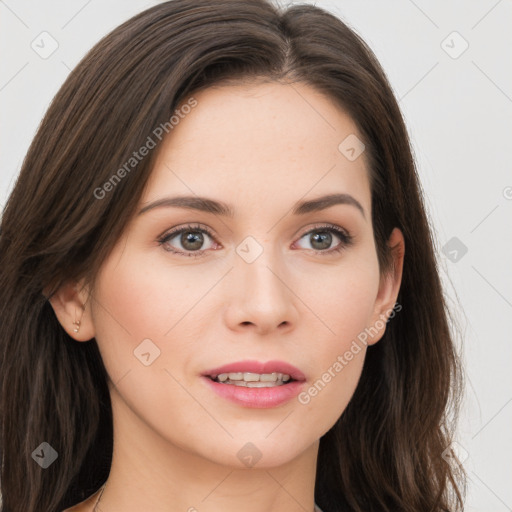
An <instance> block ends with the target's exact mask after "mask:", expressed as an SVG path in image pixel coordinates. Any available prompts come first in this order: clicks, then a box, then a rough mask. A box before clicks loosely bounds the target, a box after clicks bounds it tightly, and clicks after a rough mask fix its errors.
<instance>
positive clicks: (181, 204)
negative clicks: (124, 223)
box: [138, 194, 366, 219]
mask: <svg viewBox="0 0 512 512" xmlns="http://www.w3.org/2000/svg"><path fill="white" fill-rule="evenodd" d="M337 204H346V205H350V206H354V207H355V208H357V209H358V210H359V211H360V212H361V214H362V216H363V218H364V219H366V214H365V211H364V208H363V207H362V205H361V203H360V202H359V201H358V200H357V199H355V198H354V197H353V196H351V195H350V194H328V195H325V196H321V197H317V198H316V199H309V200H305V201H299V202H297V203H296V204H295V205H294V206H293V208H292V213H293V215H305V214H307V213H311V212H318V211H321V210H325V209H327V208H330V207H331V206H334V205H337ZM161 207H167V208H169V207H176V208H186V209H189V210H197V211H202V212H207V213H213V214H215V215H221V216H224V217H230V218H232V217H234V215H235V212H234V209H233V207H232V206H230V205H228V204H226V203H223V202H222V201H217V200H215V199H210V198H208V197H200V196H176V197H164V198H162V199H157V200H156V201H153V202H152V203H149V204H148V205H146V206H144V207H143V208H142V209H141V210H140V211H139V213H138V215H142V214H143V213H146V212H148V211H150V210H153V209H155V208H161Z"/></svg>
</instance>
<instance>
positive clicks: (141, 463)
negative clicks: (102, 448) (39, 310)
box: [51, 83, 404, 512]
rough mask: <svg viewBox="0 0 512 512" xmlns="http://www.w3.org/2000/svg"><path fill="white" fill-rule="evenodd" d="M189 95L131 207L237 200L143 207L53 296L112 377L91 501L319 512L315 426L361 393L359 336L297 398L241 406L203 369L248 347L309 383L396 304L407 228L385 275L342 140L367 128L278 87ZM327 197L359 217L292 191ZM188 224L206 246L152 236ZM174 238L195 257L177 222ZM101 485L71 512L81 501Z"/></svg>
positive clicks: (365, 183)
mask: <svg viewBox="0 0 512 512" xmlns="http://www.w3.org/2000/svg"><path fill="white" fill-rule="evenodd" d="M194 97H195V98H196V99H197V101H198V105H197V106H196V107H195V108H194V109H193V110H192V111H191V112H190V113H189V114H188V115H187V116H186V117H184V119H182V120H181V121H180V123H179V125H177V126H175V127H174V129H173V131H172V132H171V133H170V135H169V136H168V137H167V138H166V139H165V140H164V145H163V147H162V151H161V153H160V154H159V157H158V160H157V163H156V165H155V167H154V170H153V173H152V175H151V178H150V181H149V183H148V186H147V187H146V189H145V191H144V194H143V197H142V200H141V203H140V208H142V207H144V206H145V205H148V204H149V203H150V202H152V201H155V200H157V199H160V198H163V197H167V196H174V195H198V196H206V197H209V198H213V199H216V200H220V201H224V202H226V203H229V204H230V205H231V207H232V208H233V209H234V212H235V215H234V217H233V218H227V217H226V218H225V217H222V216H220V215H216V214H212V213H209V212H199V211H194V210H190V209H189V210H187V209H183V208H177V207H161V208H154V209H152V210H150V211H147V212H146V213H144V214H142V215H137V216H135V217H134V218H133V221H132V222H131V223H130V224H129V225H128V226H127V228H126V230H125V232H124V234H123V236H122V238H121V239H120V240H119V242H118V244H117V245H116V247H115V248H114V250H113V251H112V253H111V254H110V256H109V257H108V258H107V260H106V261H104V264H103V266H102V268H101V270H100V272H99V274H98V276H97V278H96V280H95V283H94V286H92V285H91V286H87V283H84V282H79V283H67V284H66V285H64V286H63V287H62V288H61V289H60V290H59V291H58V293H57V294H55V295H54V296H53V297H52V299H51V302H52V305H53V308H54V310H55V313H56V315H57V317H58V318H59V321H60V322H61V324H62V326H63V327H64V329H66V331H67V332H68V333H69V334H70V336H72V337H73V338H74V339H75V340H76V341H78V342H84V341H88V340H90V339H92V338H93V337H94V338H96V340H97V343H98V346H99V348H100V351H101V355H102V357H103V360H104V363H105V367H106V369H107V371H108V374H109V377H110V379H111V382H110V384H109V386H110V392H111V399H112V407H113V417H114V440H115V442H114V453H113V461H112V468H111V472H110V476H109V478H108V480H107V485H106V489H105V491H104V493H103V496H102V498H101V504H100V509H101V510H102V511H103V512H111V511H115V510H123V511H125V512H131V511H140V510H151V511H154V512H160V511H162V512H163V511H166V512H169V511H172V512H177V511H189V512H192V511H195V510H197V511H200V512H220V511H223V512H234V511H239V510H244V511H245V512H261V511H263V510H264V511H266V512H277V511H280V512H282V511H288V512H295V511H297V512H299V511H300V512H304V510H306V511H313V507H314V483H315V471H316V461H317V453H318V447H319V439H320V437H321V436H322V435H323V434H324V433H325V432H327V431H328V430H329V429H330V428H331V427H332V426H333V425H334V423H335V422H336V420H337V419H338V418H339V417H340V415H341V414H342V413H343V411H344V409H345V407H346V406H347V404H348V402H349V400H350V398H351V397H352V395H353V393H354V390H355V388H356V385H357V382H358V379H359V377H360V374H361V370H362V364H363V361H364V355H365V352H366V348H365V346H364V345H361V348H362V350H361V351H360V352H359V353H357V354H356V355H355V356H354V357H353V359H352V360H351V361H350V362H349V363H348V364H347V365H346V366H345V367H344V368H343V370H342V371H340V372H338V373H336V376H335V377H334V378H332V379H331V381H330V382H329V383H328V384H327V385H326V386H325V387H324V388H323V389H322V390H321V391H320V392H319V393H318V394H317V395H316V396H314V397H312V398H311V400H310V401H309V403H307V404H302V403H300V402H299V401H298V400H297V399H292V400H291V401H289V402H287V403H285V404H283V405H281V406H278V407H274V408H268V409H255V408H248V407H244V406H240V405H237V404H234V403H232V402H229V401H227V400H225V399H224V398H222V397H220V396H218V395H217V394H215V393H213V392H212V391H211V390H210V389H209V388H208V387H207V386H205V385H204V384H205V383H204V382H203V381H202V379H201V378H200V375H201V373H202V372H204V371H205V370H208V369H210V368H214V367H216V366H220V365H222V364H226V363H229V362H234V361H239V360H242V359H257V360H260V361H268V360H270V359H279V360H284V361H287V362H289V363H291V364H293V365H295V366H296V367H298V368H299V369H301V370H302V372H303V373H304V374H305V375H306V379H307V383H306V389H307V388H308V387H309V386H311V385H312V384H313V383H314V382H315V381H317V380H318V379H319V378H321V376H322V374H323V373H324V372H326V371H327V370H328V368H330V367H331V368H332V366H333V364H334V363H335V361H336V360H337V357H338V356H340V355H343V354H344V353H345V352H346V351H347V350H349V348H350V346H351V343H352V342H353V340H354V339H356V338H357V336H358V334H360V333H361V332H363V331H364V329H365V328H367V327H370V326H374V325H376V322H377V320H379V318H381V316H380V315H385V316H386V317H387V316H389V314H390V312H391V310H392V308H393V306H394V304H395V302H396V299H397V295H398V291H399V287H400V282H401V277H402V264H403V256H404V242H403V236H402V234H401V232H400V231H399V230H398V229H395V230H394V231H393V233H392V235H391V237H390V240H389V244H390V246H392V247H395V250H394V252H393V254H394V260H395V265H394V270H393V271H392V272H390V273H386V274H384V273H381V272H380V269H379V264H378V260H377V253H376V247H375V243H374V239H373V228H372V223H371V195H370V184H369V178H368V171H367V168H366V161H365V154H364V153H363V154H362V155H361V156H360V157H359V158H357V159H356V160H354V161H350V160H349V159H347V158H346V157H345V156H344V155H343V154H342V153H341V152H340V151H339V150H338V145H339V144H340V142H342V141H343V140H344V139H345V138H346V137H347V136H348V135H350V134H356V135H357V136H358V137H359V138H360V139H362V137H361V136H360V135H359V132H358V130H357V128H356V126H355V124H354V123H353V121H352V120H351V118H350V117H348V115H347V114H346V113H344V112H343V111H342V110H341V109H340V108H338V107H337V106H336V105H335V104H334V103H333V102H332V101H331V100H330V99H329V98H327V97H325V96H324V95H322V94H320V93H319V92H317V91H316V90H315V89H313V88H311V87H310V86H308V85H304V84H293V85H285V84H280V83H266V84H262V83H253V84H250V85H248V84H239V85H224V86H221V87H215V88H210V89H207V90H204V91H202V92H200V93H198V94H195V95H194ZM125 179H129V178H125ZM335 192H339V193H346V194H350V195H351V196H352V197H354V198H355V199H356V200H357V201H359V203H360V204H361V205H362V207H363V208H364V212H365V215H364V216H363V214H362V213H361V212H360V211H359V210H358V209H357V208H356V207H354V206H353V205H349V204H338V205H334V206H331V207H330V208H328V209H325V210H323V211H318V212H311V213H308V214H306V215H301V216H298V215H292V213H291V210H292V207H293V205H294V204H295V203H296V202H297V201H299V200H304V199H313V198H316V197H319V196H322V195H324V194H332V193H335ZM111 193H115V192H111ZM188 223H193V224H194V225H195V224H197V223H199V224H201V227H207V228H209V229H210V231H211V232H212V233H213V235H214V237H213V238H210V236H209V235H207V234H204V239H203V240H204V242H203V244H202V245H201V249H202V250H203V251H204V252H203V254H202V255H201V256H198V257H187V256H184V255H180V254H173V253H171V252H169V251H166V250H165V248H164V246H162V245H160V244H159V243H158V241H157V240H158V238H159V236H160V235H162V234H163V233H164V232H166V231H169V230H170V229H171V228H174V227H182V226H185V225H186V224H188ZM324 223H331V224H334V225H336V226H339V227H340V228H342V229H345V230H348V231H349V233H350V234H351V235H352V236H353V237H354V238H353V244H352V245H350V246H347V247H344V248H343V249H342V250H341V251H340V252H331V253H330V254H327V252H326V251H328V250H329V249H332V248H335V247H337V246H338V245H339V244H340V242H341V239H340V238H338V236H337V235H336V234H335V233H332V232H330V233H331V234H332V240H331V242H330V244H329V242H327V243H325V245H324V246H325V247H327V248H324V249H322V248H321V243H320V244H319V243H318V242H317V243H316V245H315V240H314V236H313V235H314V234H315V233H319V232H320V233H322V232H324V233H325V228H324V229H322V228H320V229H318V230H317V231H315V232H313V233H310V231H311V230H313V229H314V228H316V227H317V226H318V225H319V224H320V225H322V224H324ZM247 236H251V237H253V238H254V239H255V240H257V242H258V243H259V244H260V246H261V248H262V253H261V255H260V256H259V257H258V258H257V259H256V260H255V261H254V262H252V263H250V264H249V263H247V262H246V261H245V260H244V259H243V258H242V257H240V256H239V255H238V253H237V252H236V248H237V246H238V245H239V244H240V243H241V242H242V241H243V240H244V239H245V238H246V237H247ZM199 245H200V243H199ZM166 247H167V248H169V247H170V248H174V249H176V250H179V251H186V250H187V249H188V252H189V253H190V252H194V251H193V250H191V249H190V247H193V244H189V245H186V246H183V245H182V244H181V243H180V236H179V235H178V236H175V237H174V238H173V239H172V240H171V241H168V242H167V244H166ZM318 247H320V249H318ZM315 248H316V249H317V251H316V252H315ZM322 250H323V251H324V252H323V253H322V252H321V251H322ZM87 300H88V302H87V304H86V308H85V311H84V313H83V316H82V317H81V321H82V324H81V328H80V331H79V333H74V332H73V328H74V325H73V321H74V320H75V319H76V318H77V316H76V315H77V312H78V316H79V317H80V311H81V309H80V308H81V307H82V306H83V304H84V303H85V302H86V301H87ZM379 325H381V324H379ZM384 329H385V325H384V327H383V328H382V329H380V330H379V331H378V334H376V335H375V336H374V337H373V338H370V339H369V340H368V341H369V344H373V343H376V342H378V340H379V339H381V337H382V335H383V334H384ZM147 338H149V339H151V340H152V342H153V343H154V344H155V345H156V346H158V348H159V349H160V351H161V352H160V356H159V357H158V358H157V359H155V360H154V362H153V363H152V364H151V365H149V366H145V365H143V364H142V363H141V362H140V361H139V360H138V359H137V358H136V357H134V353H133V352H134V350H135V349H136V347H137V346H138V345H139V344H140V343H141V341H142V340H144V339H147ZM248 442H251V443H253V444H254V445H255V446H256V447H257V449H258V450H259V452H260V453H261V459H260V460H259V461H258V462H257V464H256V465H255V466H254V467H251V468H249V467H247V466H246V465H244V463H243V462H242V461H241V460H240V459H239V458H238V457H237V453H238V452H239V450H241V449H242V448H243V447H244V446H245V445H246V443H248ZM96 498H97V494H95V495H93V496H91V497H90V499H88V500H86V501H85V502H83V503H81V504H79V505H77V506H76V507H73V508H72V509H69V510H73V511H91V510H92V509H93V506H94V502H95V500H96Z"/></svg>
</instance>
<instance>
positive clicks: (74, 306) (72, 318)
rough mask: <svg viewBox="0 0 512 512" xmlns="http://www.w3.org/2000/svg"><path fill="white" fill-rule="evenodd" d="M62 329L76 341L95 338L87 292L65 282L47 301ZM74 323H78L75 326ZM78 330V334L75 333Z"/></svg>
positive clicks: (85, 289) (82, 287)
mask: <svg viewBox="0 0 512 512" xmlns="http://www.w3.org/2000/svg"><path fill="white" fill-rule="evenodd" d="M48 300H49V301H50V304H51V305H52V308H53V310H54V311H55V315H56V316H57V319H58V320H59V323H60V324H61V325H62V328H63V329H64V330H65V331H66V332H67V333H68V334H69V335H70V336H71V337H72V338H73V339H75V340H76V341H89V340H91V339H92V338H94V336H95V331H94V324H93V322H92V316H91V308H90V304H91V301H92V297H91V295H90V292H89V290H88V289H87V287H86V286H85V285H84V283H83V282H82V281H81V282H80V283H75V282H66V283H64V284H63V285H61V287H60V288H59V289H58V290H57V291H56V292H55V293H54V294H53V295H52V296H51V297H49V299H48ZM75 322H80V324H79V325H77V324H76V323H75ZM75 329H78V332H75Z"/></svg>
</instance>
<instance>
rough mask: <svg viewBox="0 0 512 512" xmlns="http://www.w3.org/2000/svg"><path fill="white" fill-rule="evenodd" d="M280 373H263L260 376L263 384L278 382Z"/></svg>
mask: <svg viewBox="0 0 512 512" xmlns="http://www.w3.org/2000/svg"><path fill="white" fill-rule="evenodd" d="M279 375H280V374H278V373H262V374H261V376H260V381H261V382H276V380H277V379H278V378H279Z"/></svg>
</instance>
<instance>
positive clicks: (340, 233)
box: [300, 224, 353, 254]
mask: <svg viewBox="0 0 512 512" xmlns="http://www.w3.org/2000/svg"><path fill="white" fill-rule="evenodd" d="M336 238H337V239H338V240H339V242H338V244H336ZM302 239H305V240H306V243H307V244H309V245H310V247H302V248H303V249H311V250H313V251H316V252H317V253H322V254H332V253H337V252H340V251H342V250H343V249H345V248H347V247H349V246H350V245H352V243H353V236H352V235H351V234H350V233H348V231H346V230H344V229H342V228H340V227H339V226H336V225H332V224H327V225H323V226H317V227H315V228H314V229H312V230H309V231H308V232H307V233H305V234H304V235H303V236H302V237H301V238H300V240H302ZM333 243H335V244H336V245H334V247H332V244H333Z"/></svg>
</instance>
